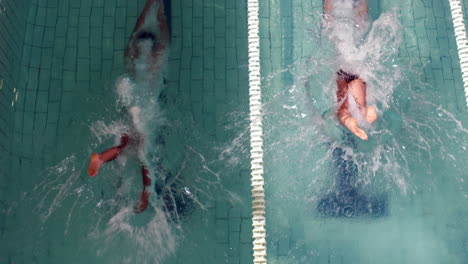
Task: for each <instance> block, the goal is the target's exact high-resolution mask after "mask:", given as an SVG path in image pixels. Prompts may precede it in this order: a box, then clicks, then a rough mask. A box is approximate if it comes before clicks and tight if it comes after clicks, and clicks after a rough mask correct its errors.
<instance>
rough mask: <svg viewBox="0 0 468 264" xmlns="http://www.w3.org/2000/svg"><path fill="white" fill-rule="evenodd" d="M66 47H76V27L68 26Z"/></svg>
mask: <svg viewBox="0 0 468 264" xmlns="http://www.w3.org/2000/svg"><path fill="white" fill-rule="evenodd" d="M66 43H67V47H76V45H77V44H78V28H68V30H67V42H66Z"/></svg>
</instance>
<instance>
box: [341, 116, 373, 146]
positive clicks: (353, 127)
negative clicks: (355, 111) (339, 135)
mask: <svg viewBox="0 0 468 264" xmlns="http://www.w3.org/2000/svg"><path fill="white" fill-rule="evenodd" d="M344 125H345V127H346V128H348V129H349V131H351V132H352V133H353V134H354V135H356V136H357V137H358V138H360V139H362V140H367V139H369V138H368V137H367V134H366V132H365V131H364V130H362V129H361V128H360V127H359V125H358V122H357V120H356V119H355V118H352V117H349V118H347V119H346V120H345V121H344Z"/></svg>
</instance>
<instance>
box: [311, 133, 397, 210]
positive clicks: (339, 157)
mask: <svg viewBox="0 0 468 264" xmlns="http://www.w3.org/2000/svg"><path fill="white" fill-rule="evenodd" d="M343 137H344V142H345V144H346V145H347V146H349V147H351V148H355V147H356V143H355V139H354V138H353V137H354V136H353V135H352V134H350V133H348V132H346V133H344V135H343ZM332 159H333V162H332V163H333V169H334V173H336V176H335V177H336V179H335V182H336V184H335V189H334V190H332V191H329V192H328V193H327V194H326V195H325V196H324V197H322V198H321V199H320V200H319V202H318V205H317V211H318V213H319V215H320V216H321V217H337V218H338V217H345V218H360V217H372V218H378V217H383V216H386V215H388V198H387V196H386V195H382V194H381V195H372V196H371V195H364V194H363V193H362V191H361V190H360V188H359V187H358V177H359V171H358V168H357V165H356V164H355V163H354V161H353V160H352V159H351V158H350V157H347V155H346V151H345V150H344V149H343V148H341V147H337V148H335V149H334V150H333V153H332Z"/></svg>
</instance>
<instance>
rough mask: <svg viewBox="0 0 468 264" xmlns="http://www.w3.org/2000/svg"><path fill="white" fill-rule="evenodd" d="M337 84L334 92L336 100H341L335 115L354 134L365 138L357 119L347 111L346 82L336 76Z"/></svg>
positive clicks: (347, 86)
mask: <svg viewBox="0 0 468 264" xmlns="http://www.w3.org/2000/svg"><path fill="white" fill-rule="evenodd" d="M336 84H337V85H338V91H337V93H336V95H337V99H338V102H342V104H341V106H340V107H339V108H338V111H337V112H336V115H337V117H338V119H339V120H340V122H341V123H342V124H343V125H344V126H345V127H346V128H348V129H349V131H351V132H352V133H353V134H354V135H356V136H357V137H359V138H360V139H362V140H367V139H368V137H367V134H366V132H365V131H364V130H362V129H361V128H360V127H359V126H358V122H357V120H356V119H355V118H354V117H352V116H351V113H350V112H349V103H348V89H349V88H350V86H349V84H348V82H346V81H345V80H343V79H342V78H340V77H338V78H337V80H336Z"/></svg>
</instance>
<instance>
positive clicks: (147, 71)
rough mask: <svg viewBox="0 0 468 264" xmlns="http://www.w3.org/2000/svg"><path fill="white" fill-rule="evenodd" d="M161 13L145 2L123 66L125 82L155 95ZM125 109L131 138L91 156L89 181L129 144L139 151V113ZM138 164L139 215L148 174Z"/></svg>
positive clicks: (165, 35)
mask: <svg viewBox="0 0 468 264" xmlns="http://www.w3.org/2000/svg"><path fill="white" fill-rule="evenodd" d="M164 10H165V8H164V3H163V0H147V1H146V4H145V6H144V8H143V11H142V13H141V14H140V16H139V17H138V20H137V23H136V25H135V28H134V30H133V33H132V35H131V37H130V40H129V42H128V44H127V48H126V50H125V62H126V65H127V71H128V75H129V79H130V80H131V81H132V82H134V83H136V84H137V85H139V86H140V87H150V88H151V89H154V90H156V91H158V90H159V89H160V87H159V86H161V85H162V81H161V74H162V67H163V65H164V64H165V63H166V61H165V60H166V57H165V55H166V54H167V52H166V51H167V49H168V47H169V42H170V34H169V26H168V23H167V18H166V16H165V14H164ZM168 15H170V14H168ZM152 95H156V96H157V95H158V93H157V92H156V93H152ZM155 99H157V98H155ZM126 106H127V108H128V110H129V113H130V116H131V117H132V120H133V123H134V126H135V129H134V131H135V135H128V134H124V135H122V136H121V138H120V145H118V146H116V147H112V148H110V149H108V150H106V151H104V152H102V153H100V154H98V153H93V154H91V161H90V163H89V166H88V170H87V171H88V174H89V175H90V176H91V177H94V176H96V175H97V173H98V172H99V168H100V167H101V165H102V164H104V163H106V162H108V161H112V160H114V159H116V158H117V157H118V156H119V155H120V154H121V152H122V151H123V150H124V149H125V148H126V147H128V145H129V144H130V143H133V144H135V143H136V145H137V147H138V148H139V149H141V148H143V146H142V143H143V142H144V138H145V137H144V135H143V133H144V131H143V129H141V128H139V127H138V125H136V124H138V122H139V114H140V111H141V109H140V108H139V107H138V106H135V105H132V103H128V104H127V105H126ZM140 163H141V175H142V179H143V189H142V191H141V197H140V201H139V203H138V204H137V205H136V206H135V212H136V213H140V212H143V211H144V210H145V209H146V208H147V207H148V199H149V188H150V185H151V179H150V178H149V171H148V169H147V166H146V164H145V162H144V161H143V160H142V159H141V158H140Z"/></svg>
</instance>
